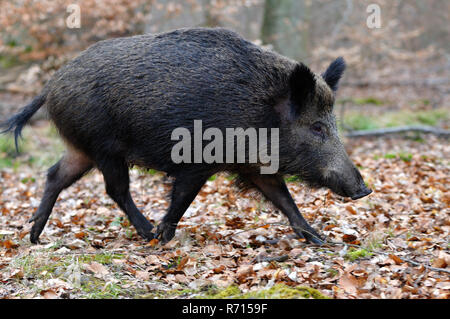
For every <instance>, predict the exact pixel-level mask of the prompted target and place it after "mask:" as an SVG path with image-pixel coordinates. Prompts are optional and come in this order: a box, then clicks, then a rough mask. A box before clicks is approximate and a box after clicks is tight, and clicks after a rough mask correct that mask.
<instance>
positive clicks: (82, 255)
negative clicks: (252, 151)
mask: <svg viewBox="0 0 450 319" xmlns="http://www.w3.org/2000/svg"><path fill="white" fill-rule="evenodd" d="M348 146H349V151H351V152H350V153H351V157H352V159H353V160H354V161H355V162H356V164H357V165H358V166H359V167H360V169H361V172H362V174H363V176H364V178H365V181H366V182H367V183H368V184H369V186H370V187H372V188H373V189H374V193H373V194H372V195H371V196H369V197H367V198H364V199H362V200H359V201H349V200H344V199H342V198H340V197H338V196H336V195H334V194H332V193H331V192H329V191H328V190H309V189H307V188H305V187H304V186H303V185H301V184H298V183H289V188H290V190H291V192H292V194H293V196H294V198H295V200H296V202H297V204H298V206H299V208H300V210H301V212H302V213H303V214H304V216H305V218H306V219H307V220H308V221H309V222H310V223H311V224H312V226H313V227H315V228H316V229H318V230H320V231H321V233H323V234H325V235H326V236H327V237H328V240H330V241H333V242H340V243H342V244H338V245H327V246H324V247H316V246H311V245H306V244H305V243H304V242H302V241H301V240H299V239H296V238H293V236H292V231H291V229H290V227H289V226H287V220H286V218H284V217H283V216H282V215H281V214H280V213H278V212H277V211H276V210H275V209H274V208H273V207H272V206H271V205H270V204H269V203H268V202H266V201H265V200H263V199H262V198H261V197H260V196H258V195H257V194H256V193H255V192H252V191H248V192H246V193H240V192H239V191H238V190H237V189H236V188H234V187H233V182H232V181H231V180H230V178H229V177H227V176H225V175H223V176H222V175H220V176H218V178H217V179H216V180H214V181H209V182H208V183H207V184H206V185H205V186H204V187H203V189H202V191H201V192H200V194H199V195H198V197H197V198H196V200H195V202H194V203H193V204H192V205H191V207H189V209H188V211H187V212H186V214H185V216H184V218H183V219H182V221H181V222H180V225H179V227H178V229H177V233H176V237H175V238H174V240H172V241H171V242H169V243H168V244H167V245H165V246H164V247H161V245H160V244H159V243H158V241H157V240H153V241H151V242H148V243H147V242H145V241H143V240H142V239H141V238H139V237H138V236H137V235H136V232H135V230H134V229H133V228H132V227H131V226H130V224H129V222H128V220H127V219H126V218H124V215H123V213H122V212H121V211H120V210H119V209H118V208H117V206H116V205H115V204H114V203H113V202H112V200H110V199H109V198H108V196H107V195H106V194H105V191H104V186H103V180H102V177H101V175H100V174H99V173H97V172H94V173H91V174H90V175H88V176H86V177H85V178H83V179H82V180H81V181H79V182H78V183H76V184H75V185H74V186H72V187H71V188H69V189H68V190H66V191H64V192H63V193H62V194H61V196H60V199H59V200H58V202H57V204H56V206H55V209H54V211H53V214H52V215H51V218H50V221H49V223H48V224H47V226H46V228H45V230H44V233H43V234H42V236H41V240H42V242H43V244H41V245H37V246H36V245H31V244H30V243H29V240H28V236H27V235H28V233H29V230H30V225H29V224H28V223H27V219H28V218H30V216H31V215H32V213H33V212H34V211H35V209H36V207H37V206H38V204H39V199H40V195H41V194H42V189H43V187H42V186H43V183H44V179H45V178H44V176H45V173H44V172H43V171H42V170H40V171H37V170H36V169H32V168H27V167H20V168H19V169H18V170H16V171H13V170H12V169H3V170H2V171H1V172H0V174H1V175H0V184H1V186H0V187H1V194H0V207H1V211H0V247H1V248H0V296H1V297H4V298H23V297H29V298H93V297H106V298H108V297H116V298H118V297H124V298H130V297H140V296H150V297H160V298H164V297H168V296H169V297H179V298H190V297H193V296H196V295H201V294H202V292H204V291H206V290H207V289H209V288H211V287H219V288H220V287H228V286H230V285H236V286H238V287H239V289H240V290H241V291H242V292H247V291H254V290H261V289H264V288H267V287H271V286H274V285H275V284H277V283H284V284H285V285H288V286H298V285H304V286H310V287H312V288H316V289H318V290H319V291H320V292H321V293H323V294H324V295H326V296H329V297H332V298H448V297H449V292H450V280H449V279H450V277H449V270H450V254H449V241H448V239H449V230H450V219H449V203H450V191H449V186H450V181H449V164H448V158H450V157H449V151H450V146H449V145H448V143H447V142H446V141H443V140H438V139H435V138H433V137H427V142H426V143H420V142H414V141H410V140H406V139H383V140H358V141H356V140H355V141H351V144H349V145H348ZM405 152H406V153H408V154H411V156H404V154H405ZM386 154H394V155H395V156H392V155H390V156H386ZM402 154H403V155H402ZM131 180H132V183H131V187H132V193H133V197H134V199H135V201H136V204H137V206H138V207H139V208H140V209H141V211H142V212H144V214H145V215H146V216H147V217H148V218H149V219H150V220H151V221H152V223H154V224H157V223H158V222H159V221H160V220H161V218H162V217H163V215H164V213H165V210H166V209H167V207H168V201H167V195H168V193H169V191H170V181H169V180H167V179H166V178H165V177H164V176H163V175H160V174H156V175H149V174H146V173H143V172H141V171H138V170H132V173H131ZM410 261H412V263H411V262H410ZM439 269H441V270H443V271H439ZM176 292H178V293H176Z"/></svg>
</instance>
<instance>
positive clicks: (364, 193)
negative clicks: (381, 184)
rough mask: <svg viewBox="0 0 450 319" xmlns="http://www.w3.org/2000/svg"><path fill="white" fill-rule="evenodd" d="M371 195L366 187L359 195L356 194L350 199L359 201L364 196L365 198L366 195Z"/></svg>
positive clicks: (370, 191)
mask: <svg viewBox="0 0 450 319" xmlns="http://www.w3.org/2000/svg"><path fill="white" fill-rule="evenodd" d="M371 193H372V190H371V189H369V188H367V187H366V188H365V189H363V190H362V191H361V192H360V193H358V194H356V195H353V196H352V199H353V200H356V199H360V198H363V197H365V196H367V195H369V194H371Z"/></svg>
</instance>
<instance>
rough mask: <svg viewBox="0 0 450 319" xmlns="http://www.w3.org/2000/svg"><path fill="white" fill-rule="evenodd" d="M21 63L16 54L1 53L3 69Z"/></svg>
mask: <svg viewBox="0 0 450 319" xmlns="http://www.w3.org/2000/svg"><path fill="white" fill-rule="evenodd" d="M19 64H20V61H19V58H18V57H17V56H15V55H0V67H1V68H3V69H8V68H12V67H14V66H17V65H19Z"/></svg>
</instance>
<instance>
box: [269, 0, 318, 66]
mask: <svg viewBox="0 0 450 319" xmlns="http://www.w3.org/2000/svg"><path fill="white" fill-rule="evenodd" d="M309 13H310V4H308V3H307V1H304V0H266V1H265V8H264V21H263V25H262V30H261V38H262V41H263V43H264V44H271V45H272V46H273V49H274V50H275V51H277V52H279V53H280V54H283V55H286V56H288V57H290V58H293V59H296V60H300V61H302V62H307V59H308V56H309V54H308V42H309V40H308V27H309Z"/></svg>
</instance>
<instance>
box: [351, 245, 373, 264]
mask: <svg viewBox="0 0 450 319" xmlns="http://www.w3.org/2000/svg"><path fill="white" fill-rule="evenodd" d="M369 256H372V253H370V252H369V251H367V250H366V249H364V248H361V249H356V248H353V247H352V248H350V249H349V251H348V252H347V254H346V255H345V257H346V258H347V259H349V260H350V261H355V260H357V259H360V258H365V257H369Z"/></svg>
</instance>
